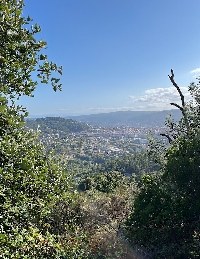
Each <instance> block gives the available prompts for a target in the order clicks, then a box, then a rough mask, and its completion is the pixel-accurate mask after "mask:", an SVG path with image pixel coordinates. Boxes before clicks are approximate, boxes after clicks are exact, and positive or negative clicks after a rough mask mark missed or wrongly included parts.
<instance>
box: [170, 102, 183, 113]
mask: <svg viewBox="0 0 200 259" xmlns="http://www.w3.org/2000/svg"><path fill="white" fill-rule="evenodd" d="M170 104H171V105H174V106H176V107H177V108H179V110H181V112H182V113H183V108H182V107H181V106H180V105H178V104H177V103H170Z"/></svg>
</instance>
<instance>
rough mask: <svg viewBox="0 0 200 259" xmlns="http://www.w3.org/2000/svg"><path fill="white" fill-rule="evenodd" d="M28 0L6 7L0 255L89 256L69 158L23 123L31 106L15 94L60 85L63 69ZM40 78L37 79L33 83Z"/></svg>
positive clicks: (10, 0)
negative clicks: (50, 54) (48, 51)
mask: <svg viewBox="0 0 200 259" xmlns="http://www.w3.org/2000/svg"><path fill="white" fill-rule="evenodd" d="M23 6H24V1H23V0H19V1H17V0H2V1H1V5H0V251H1V257H2V258H90V255H89V249H88V248H87V245H88V241H87V235H86V233H84V232H83V231H81V230H79V227H78V226H79V222H78V219H79V216H80V215H79V211H80V210H79V207H80V204H79V203H80V201H79V197H78V195H77V194H76V192H75V190H73V185H72V181H71V176H70V175H69V174H68V173H67V171H66V165H65V164H64V163H63V160H62V159H60V158H57V157H56V156H55V155H54V153H53V152H47V151H46V150H45V147H44V146H43V145H42V144H41V143H40V142H39V141H38V140H37V134H35V133H33V132H32V131H25V130H24V128H23V124H24V119H25V117H26V116H27V114H28V113H27V111H26V109H25V108H24V107H21V106H17V105H16V104H15V100H16V99H19V98H20V96H22V95H27V96H33V91H34V89H35V87H36V85H37V84H38V83H39V82H41V83H45V84H47V83H51V85H52V86H53V89H54V91H56V90H61V84H60V83H59V79H58V78H57V77H56V76H55V75H54V74H56V73H57V72H58V73H59V74H62V67H58V66H57V65H56V64H55V63H53V62H49V61H48V59H47V55H45V54H44V53H42V50H43V49H44V48H45V47H46V45H47V43H46V42H44V41H37V40H36V38H37V37H36V35H37V34H38V33H39V32H40V31H41V29H40V27H39V25H37V24H33V25H31V24H32V19H31V18H30V17H27V18H24V17H22V11H23ZM35 76H36V77H37V78H38V80H36V81H34V80H33V78H35Z"/></svg>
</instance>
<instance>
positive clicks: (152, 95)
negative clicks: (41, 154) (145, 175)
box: [20, 0, 200, 116]
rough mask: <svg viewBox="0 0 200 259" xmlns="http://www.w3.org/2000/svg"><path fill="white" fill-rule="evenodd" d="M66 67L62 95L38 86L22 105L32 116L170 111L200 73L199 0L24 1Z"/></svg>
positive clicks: (51, 54) (53, 57) (51, 56)
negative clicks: (179, 90) (173, 76)
mask: <svg viewBox="0 0 200 259" xmlns="http://www.w3.org/2000/svg"><path fill="white" fill-rule="evenodd" d="M24 2H25V7H24V16H27V15H30V16H31V18H33V20H34V22H35V23H36V22H37V23H38V24H39V25H40V26H41V28H42V32H41V33H40V36H39V37H40V39H42V40H45V41H47V42H48V48H47V50H46V52H47V54H48V58H49V60H52V61H53V62H55V63H57V64H58V65H62V66H63V75H62V76H61V83H62V92H56V93H55V92H54V91H53V89H52V87H51V86H50V85H43V84H39V85H38V86H37V89H36V90H35V92H34V98H30V97H23V98H22V99H21V101H20V104H22V105H24V106H25V107H27V109H28V111H29V114H30V115H31V116H33V115H37V116H38V115H50V114H51V115H52V114H54V115H57V114H58V115H83V114H92V113H104V112H114V111H126V110H133V111H136V110H166V109H171V108H173V107H172V106H170V105H169V103H170V102H178V103H179V99H180V98H179V95H178V93H177V91H176V89H175V88H174V87H173V86H172V84H171V83H170V80H169V78H168V74H169V73H170V69H171V68H172V69H173V70H174V73H175V80H176V82H177V83H178V85H179V86H180V87H181V89H182V91H183V93H184V94H185V96H186V99H187V100H189V98H190V96H189V94H188V91H187V87H188V86H189V84H190V82H192V81H195V79H196V77H197V76H198V75H199V74H200V26H199V10H200V1H199V0H162V1H161V0H151V1H150V0H42V1H41V0H34V1H31V0H25V1H24Z"/></svg>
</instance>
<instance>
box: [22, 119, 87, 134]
mask: <svg viewBox="0 0 200 259" xmlns="http://www.w3.org/2000/svg"><path fill="white" fill-rule="evenodd" d="M25 126H26V127H28V128H30V129H33V130H36V129H38V127H39V129H40V130H41V131H42V132H43V133H51V132H56V131H63V132H67V133H73V132H81V131H84V130H87V129H88V128H89V126H88V125H87V124H85V123H80V122H78V121H75V120H72V119H65V118H61V117H46V118H37V119H27V120H26V124H25Z"/></svg>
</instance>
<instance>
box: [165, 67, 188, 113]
mask: <svg viewBox="0 0 200 259" xmlns="http://www.w3.org/2000/svg"><path fill="white" fill-rule="evenodd" d="M168 77H169V79H170V81H171V82H172V84H173V86H174V87H176V89H177V91H178V93H179V95H180V97H181V102H182V108H184V106H185V100H184V95H183V94H182V92H181V90H180V88H179V86H178V85H177V83H176V82H175V81H174V71H173V69H171V76H170V75H168ZM175 106H176V105H175ZM182 112H183V111H182Z"/></svg>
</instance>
